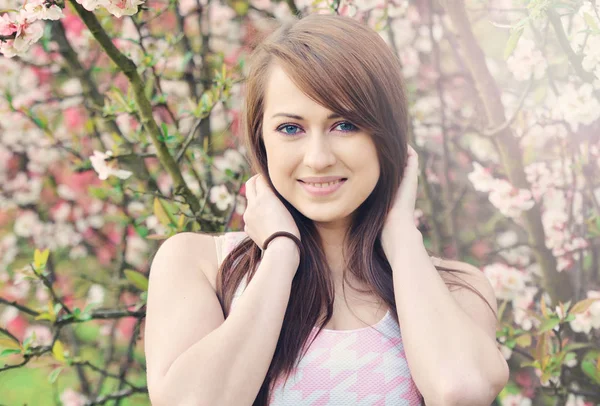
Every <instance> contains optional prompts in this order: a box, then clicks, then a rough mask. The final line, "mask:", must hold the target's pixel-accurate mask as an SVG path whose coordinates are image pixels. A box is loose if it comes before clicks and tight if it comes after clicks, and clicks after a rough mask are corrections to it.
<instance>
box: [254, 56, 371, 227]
mask: <svg viewBox="0 0 600 406" xmlns="http://www.w3.org/2000/svg"><path fill="white" fill-rule="evenodd" d="M262 136H263V140H264V144H265V148H266V153H267V160H268V170H269V176H270V178H271V181H272V182H273V185H274V186H275V188H276V189H277V191H278V192H279V193H280V194H281V195H282V196H283V197H284V198H285V199H286V200H287V201H288V202H289V203H291V204H292V205H293V206H294V207H295V208H296V209H297V210H298V211H299V212H301V213H302V214H303V215H305V216H306V217H308V218H309V219H311V220H313V221H315V222H316V223H339V222H341V223H342V224H347V223H349V221H350V219H351V214H352V213H353V212H354V211H355V210H356V209H357V208H358V207H359V206H360V205H361V204H362V203H363V202H364V201H365V199H366V198H367V197H368V196H369V195H370V194H371V192H372V191H373V189H374V188H375V185H376V184H377V181H378V179H379V160H378V157H377V150H376V149H375V144H374V143H373V140H372V138H371V136H370V135H369V134H368V133H367V132H365V131H364V130H362V129H360V128H358V127H356V126H355V125H353V124H352V123H350V122H348V121H347V120H345V119H344V118H343V117H339V116H336V115H335V114H334V113H333V112H332V111H330V110H328V109H327V108H325V107H323V106H321V105H319V104H318V103H316V102H315V101H314V100H312V99H310V98H309V97H308V96H306V95H305V94H304V93H303V92H302V91H301V90H300V89H298V88H297V87H296V85H295V84H294V82H293V81H292V80H291V79H290V78H289V77H288V76H287V74H286V73H285V72H284V70H283V69H282V68H281V67H279V66H278V65H274V66H273V67H272V69H271V72H270V74H269V79H268V83H267V89H266V93H265V111H264V116H263V134H262ZM319 178H330V179H332V180H333V182H335V183H334V184H330V185H324V184H322V183H323V182H327V181H328V180H329V179H319Z"/></svg>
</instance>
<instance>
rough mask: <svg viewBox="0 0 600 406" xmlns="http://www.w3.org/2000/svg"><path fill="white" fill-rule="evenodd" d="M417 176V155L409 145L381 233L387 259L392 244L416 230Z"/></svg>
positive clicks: (392, 246)
mask: <svg viewBox="0 0 600 406" xmlns="http://www.w3.org/2000/svg"><path fill="white" fill-rule="evenodd" d="M418 177H419V157H418V156H417V152H416V151H415V150H414V149H413V148H412V147H411V146H410V145H409V146H408V159H407V161H406V168H405V169H404V176H403V178H402V182H401V184H400V187H399V188H398V191H397V192H396V198H395V200H394V204H393V205H392V208H391V209H390V212H389V213H388V215H387V217H386V219H385V223H384V225H383V230H382V233H381V245H382V247H383V250H384V252H385V254H386V256H387V257H388V259H390V258H391V255H392V254H393V253H394V246H395V245H396V246H397V244H399V243H400V240H399V238H401V236H403V235H407V234H408V232H410V231H411V230H416V226H415V220H414V212H415V203H416V200H417V186H418V183H419V182H418Z"/></svg>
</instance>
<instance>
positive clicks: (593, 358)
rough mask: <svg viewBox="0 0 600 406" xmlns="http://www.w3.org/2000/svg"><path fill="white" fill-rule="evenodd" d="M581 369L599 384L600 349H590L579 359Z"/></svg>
mask: <svg viewBox="0 0 600 406" xmlns="http://www.w3.org/2000/svg"><path fill="white" fill-rule="evenodd" d="M581 370H582V371H583V373H584V374H586V375H587V376H588V377H589V378H590V379H592V380H593V381H594V382H596V383H597V384H598V385H600V351H594V350H592V351H590V352H588V353H586V354H585V356H584V357H583V360H582V361H581Z"/></svg>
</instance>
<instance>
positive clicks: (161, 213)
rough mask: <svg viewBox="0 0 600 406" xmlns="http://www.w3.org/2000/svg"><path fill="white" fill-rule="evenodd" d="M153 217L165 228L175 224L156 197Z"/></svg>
mask: <svg viewBox="0 0 600 406" xmlns="http://www.w3.org/2000/svg"><path fill="white" fill-rule="evenodd" d="M154 215H155V216H156V218H157V219H158V221H160V223H161V224H163V225H165V226H169V225H171V224H175V219H173V217H172V215H171V214H170V213H169V211H168V210H167V208H166V207H165V205H164V204H163V202H162V201H161V200H160V199H159V198H158V197H155V198H154Z"/></svg>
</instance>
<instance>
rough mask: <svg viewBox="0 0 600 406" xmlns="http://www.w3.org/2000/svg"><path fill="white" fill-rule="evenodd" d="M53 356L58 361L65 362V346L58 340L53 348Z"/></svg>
mask: <svg viewBox="0 0 600 406" xmlns="http://www.w3.org/2000/svg"><path fill="white" fill-rule="evenodd" d="M52 355H54V358H55V359H56V360H57V361H60V362H65V361H66V359H65V348H64V347H63V344H62V343H61V342H60V340H56V341H55V342H54V345H53V346H52Z"/></svg>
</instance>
